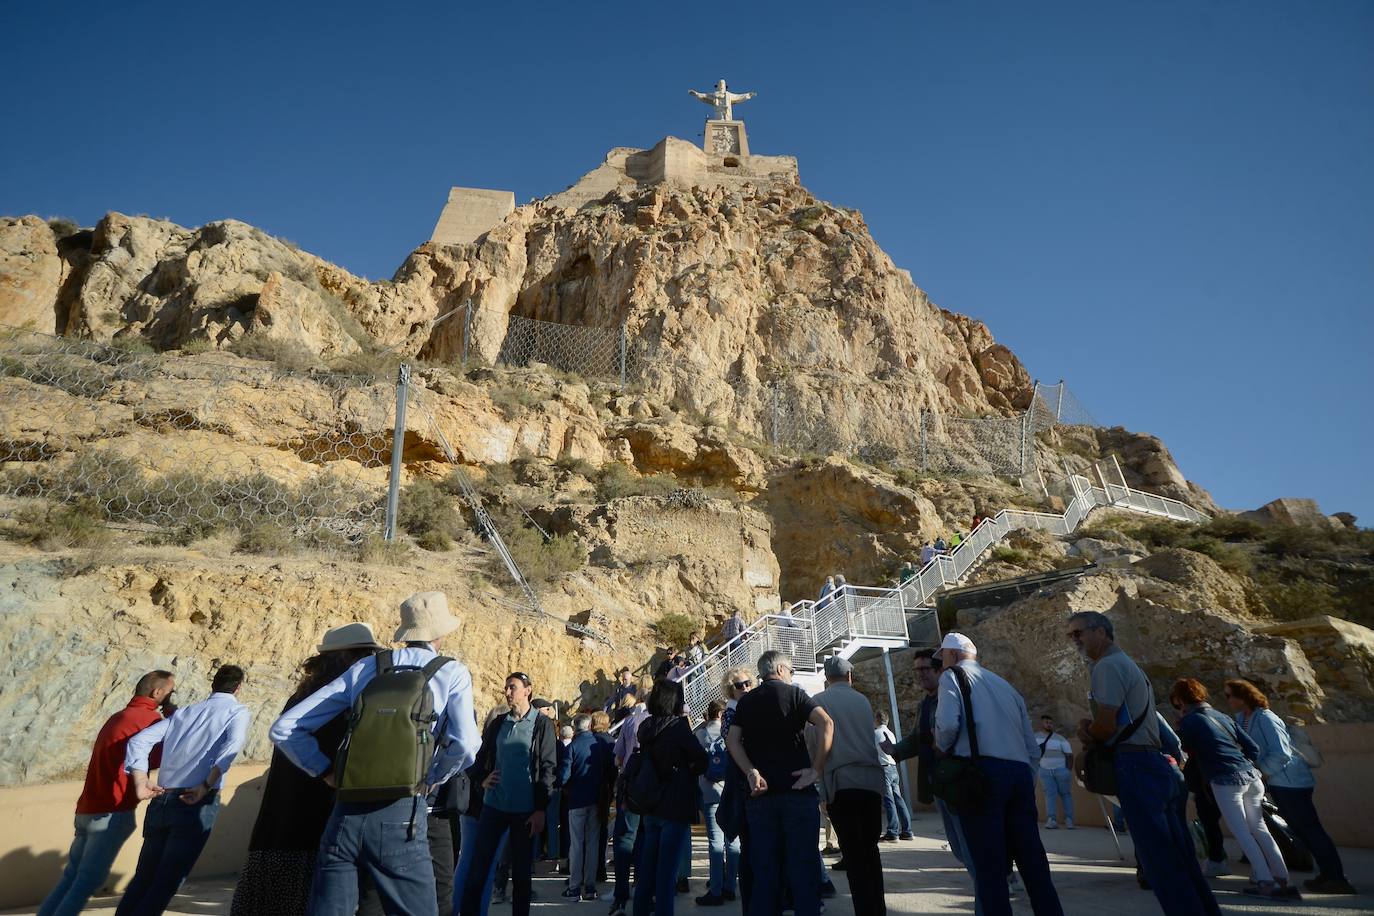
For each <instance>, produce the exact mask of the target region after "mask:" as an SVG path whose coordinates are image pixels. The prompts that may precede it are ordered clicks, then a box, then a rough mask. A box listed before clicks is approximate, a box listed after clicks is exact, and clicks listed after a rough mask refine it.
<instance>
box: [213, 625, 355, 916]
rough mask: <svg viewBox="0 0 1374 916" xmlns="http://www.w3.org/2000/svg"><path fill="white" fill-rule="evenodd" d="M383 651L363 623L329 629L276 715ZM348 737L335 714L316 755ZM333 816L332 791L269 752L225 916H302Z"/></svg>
mask: <svg viewBox="0 0 1374 916" xmlns="http://www.w3.org/2000/svg"><path fill="white" fill-rule="evenodd" d="M381 648H382V646H380V645H378V644H377V640H376V639H375V638H374V637H373V635H372V628H371V627H369V626H368V625H367V624H365V623H350V624H346V625H344V626H341V627H335V628H334V629H332V630H329V631H328V632H326V633H325V634H324V637H323V638H322V639H321V640H320V645H319V647H318V650H317V651H318V654H316V655H312V656H311V657H310V658H308V659H306V660H305V661H304V662H303V663H302V664H301V672H302V677H301V682H300V684H299V685H297V687H296V691H295V692H294V693H292V694H291V698H290V699H288V700H287V701H286V705H285V706H284V707H282V711H283V712H285V711H286V710H288V709H290V708H291V707H292V706H295V705H296V704H297V703H299V702H300V701H301V700H303V699H305V698H306V697H308V696H310V695H311V694H312V693H314V692H315V691H316V690H318V689H320V688H321V687H323V686H324V685H325V684H328V683H329V682H330V681H332V680H334V679H335V678H336V677H338V676H339V675H341V674H343V673H344V672H345V671H347V670H348V669H349V668H351V667H352V666H353V664H354V663H355V662H357V661H359V660H360V659H364V658H367V657H368V656H369V655H372V654H374V653H375V652H377V651H378V650H379V649H381ZM347 731H348V713H347V712H341V713H339V715H337V716H335V717H334V718H333V719H331V720H330V721H328V722H326V723H325V724H324V725H322V726H321V727H320V729H319V730H318V731H317V732H315V739H316V740H317V741H318V742H319V744H320V750H321V751H323V752H324V753H325V754H327V755H328V756H329V758H330V760H331V761H332V760H333V759H334V753H335V752H336V751H337V750H338V748H339V743H340V742H342V741H343V738H344V734H345V733H346V732H347ZM333 810H334V790H333V789H332V788H330V787H329V786H328V785H326V784H325V782H324V780H323V779H319V778H317V777H314V776H308V775H306V773H305V771H304V770H302V769H301V768H300V767H298V766H296V765H295V764H294V763H292V762H291V761H290V760H288V759H287V758H286V756H285V755H284V754H283V753H282V752H281V751H280V750H275V749H274V750H273V751H272V763H271V765H270V766H268V768H267V783H266V784H265V785H264V786H263V790H262V805H261V807H260V808H259V809H258V819H257V820H256V821H255V822H254V823H253V833H252V836H251V837H250V838H249V840H248V858H247V859H246V860H245V861H244V863H243V869H242V870H241V871H240V872H239V880H238V884H237V886H235V888H234V900H233V902H232V903H230V904H229V913H230V916H259V914H260V916H292V914H297V913H300V914H303V913H305V911H306V906H307V904H308V903H309V901H310V884H311V880H312V879H313V877H314V874H315V855H316V853H317V852H318V851H319V846H320V837H321V836H323V834H324V825H325V822H326V821H328V820H329V813H330V812H331V811H333Z"/></svg>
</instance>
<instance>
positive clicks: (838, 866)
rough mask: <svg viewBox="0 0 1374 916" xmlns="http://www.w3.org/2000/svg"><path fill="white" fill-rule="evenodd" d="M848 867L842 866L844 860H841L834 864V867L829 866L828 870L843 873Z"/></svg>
mask: <svg viewBox="0 0 1374 916" xmlns="http://www.w3.org/2000/svg"><path fill="white" fill-rule="evenodd" d="M848 867H849V866H848V865H845V864H844V859H841V860H840V861H838V862H836V863H835V864H834V865H832V866H830V870H831V871H844V870H845V869H846V868H848Z"/></svg>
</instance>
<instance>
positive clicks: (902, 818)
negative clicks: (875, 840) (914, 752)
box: [883, 763, 911, 833]
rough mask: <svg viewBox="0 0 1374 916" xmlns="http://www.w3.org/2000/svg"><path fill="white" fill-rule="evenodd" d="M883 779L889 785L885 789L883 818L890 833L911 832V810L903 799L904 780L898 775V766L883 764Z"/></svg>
mask: <svg viewBox="0 0 1374 916" xmlns="http://www.w3.org/2000/svg"><path fill="white" fill-rule="evenodd" d="M883 778H884V779H885V780H887V785H886V786H885V787H884V788H883V816H884V817H885V818H886V819H887V832H888V833H910V832H911V809H910V808H908V807H907V806H906V799H905V798H902V780H901V778H900V777H899V776H898V775H897V765H896V764H895V763H893V764H883Z"/></svg>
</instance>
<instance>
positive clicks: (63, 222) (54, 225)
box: [48, 216, 81, 242]
mask: <svg viewBox="0 0 1374 916" xmlns="http://www.w3.org/2000/svg"><path fill="white" fill-rule="evenodd" d="M48 228H49V229H51V230H52V234H53V237H54V238H55V239H57V240H58V241H59V242H60V241H62V240H63V239H65V238H66V237H67V236H70V235H76V234H77V233H78V232H80V231H81V226H80V225H79V224H78V223H77V222H76V221H75V220H70V219H67V218H66V217H65V216H54V217H52V218H50V219H49V220H48Z"/></svg>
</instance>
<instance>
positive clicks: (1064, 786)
mask: <svg viewBox="0 0 1374 916" xmlns="http://www.w3.org/2000/svg"><path fill="white" fill-rule="evenodd" d="M1040 785H1042V786H1044V787H1045V816H1046V817H1048V818H1049V819H1050V820H1052V821H1053V820H1057V819H1058V818H1057V816H1056V815H1057V812H1058V808H1059V807H1060V806H1059V805H1058V804H1056V802H1062V804H1063V808H1064V820H1066V821H1071V820H1073V779H1072V777H1070V776H1069V768H1068V767H1058V768H1056V769H1053V770H1043V769H1042V770H1041V771H1040Z"/></svg>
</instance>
